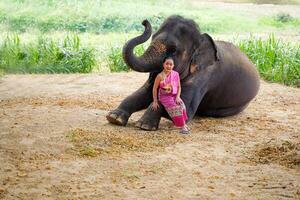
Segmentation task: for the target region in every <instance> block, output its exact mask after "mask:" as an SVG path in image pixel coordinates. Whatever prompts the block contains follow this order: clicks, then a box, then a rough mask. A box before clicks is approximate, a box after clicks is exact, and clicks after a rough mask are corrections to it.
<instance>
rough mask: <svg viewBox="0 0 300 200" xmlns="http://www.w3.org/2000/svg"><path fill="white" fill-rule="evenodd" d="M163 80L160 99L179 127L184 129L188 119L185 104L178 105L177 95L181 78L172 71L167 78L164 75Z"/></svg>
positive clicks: (159, 93) (160, 86)
mask: <svg viewBox="0 0 300 200" xmlns="http://www.w3.org/2000/svg"><path fill="white" fill-rule="evenodd" d="M163 76H165V77H163V80H162V81H161V82H160V83H159V92H158V98H159V101H160V102H161V103H162V105H163V106H164V107H165V109H166V111H167V112H168V114H169V115H170V117H171V118H172V121H173V123H174V124H175V126H177V127H183V126H184V124H185V121H186V120H187V119H188V117H187V114H186V108H185V105H184V103H183V102H182V103H180V104H177V103H176V95H177V92H178V85H179V81H180V77H179V74H178V72H176V71H174V70H172V71H171V72H170V73H169V74H168V75H167V76H166V75H165V74H164V73H163Z"/></svg>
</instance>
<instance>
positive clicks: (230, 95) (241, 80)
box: [106, 16, 259, 130]
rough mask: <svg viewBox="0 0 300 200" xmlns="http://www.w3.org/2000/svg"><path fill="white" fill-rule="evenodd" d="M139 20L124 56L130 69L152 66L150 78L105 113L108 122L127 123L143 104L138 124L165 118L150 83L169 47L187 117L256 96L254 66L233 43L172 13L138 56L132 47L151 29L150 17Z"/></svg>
mask: <svg viewBox="0 0 300 200" xmlns="http://www.w3.org/2000/svg"><path fill="white" fill-rule="evenodd" d="M142 24H143V25H144V26H145V31H144V32H143V34H142V35H140V36H138V37H135V38H133V39H131V40H129V41H128V42H127V43H126V44H125V45H124V47H123V58H124V61H125V62H126V64H127V65H128V66H129V67H130V68H131V69H133V70H135V71H138V72H150V74H149V78H148V80H147V81H146V82H145V84H144V85H143V86H142V87H141V88H139V89H138V90H137V91H136V92H134V93H133V94H131V95H130V96H128V97H127V98H125V99H124V100H123V101H122V103H121V104H120V105H119V106H118V108H117V109H115V110H113V111H110V112H109V113H108V114H107V116H106V118H107V120H108V121H109V122H111V123H113V124H117V125H123V126H125V125H126V124H127V121H128V119H129V117H130V115H131V114H132V113H134V112H137V111H139V110H142V109H147V110H146V112H145V113H144V115H143V116H142V117H141V119H140V120H138V122H137V126H138V127H140V128H141V129H144V130H156V129H157V128H158V125H159V122H160V119H161V117H162V116H163V117H166V118H169V116H168V115H167V113H166V111H165V110H164V108H163V106H162V105H161V106H160V108H159V110H158V111H153V110H152V109H151V103H152V87H153V83H154V80H155V77H156V76H157V74H158V73H159V72H160V71H162V61H163V58H164V57H165V56H166V55H167V54H169V53H173V55H174V62H175V67H174V70H175V71H177V72H179V74H180V79H181V85H182V93H181V98H182V100H183V101H184V103H185V105H186V109H187V114H188V118H189V120H191V119H192V118H193V117H194V115H204V116H212V117H226V116H230V115H235V114H237V113H239V112H241V111H242V110H244V109H245V108H246V107H247V105H248V104H249V102H250V101H251V100H252V99H253V98H254V97H255V96H256V94H257V92H258V90H259V75H258V72H257V70H256V67H255V66H254V64H253V63H251V61H250V60H249V59H248V58H247V56H246V55H245V54H244V53H242V52H241V51H240V50H239V49H238V48H237V47H235V46H234V45H233V44H231V43H229V42H224V41H214V40H213V39H212V38H211V37H210V36H209V35H208V34H206V33H203V34H202V33H201V32H200V29H199V27H198V25H197V24H196V23H195V22H194V21H193V20H190V19H185V18H183V17H181V16H171V17H169V18H167V19H166V21H165V22H164V23H163V24H162V25H161V26H160V28H159V29H158V30H157V31H156V32H155V33H154V34H153V36H152V41H151V44H150V46H149V47H148V48H147V50H146V51H145V53H144V54H143V55H142V56H140V57H137V56H135V55H134V53H133V49H134V48H135V47H136V46H137V45H139V44H142V43H144V42H145V41H147V40H148V39H149V38H150V36H151V34H152V28H151V25H150V23H149V22H148V21H147V20H144V21H143V23H142ZM169 119H170V118H169Z"/></svg>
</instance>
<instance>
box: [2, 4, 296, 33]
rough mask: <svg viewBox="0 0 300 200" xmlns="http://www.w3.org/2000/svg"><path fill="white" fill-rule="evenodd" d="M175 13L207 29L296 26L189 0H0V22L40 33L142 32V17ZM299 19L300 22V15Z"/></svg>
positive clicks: (156, 20) (230, 30)
mask: <svg viewBox="0 0 300 200" xmlns="http://www.w3.org/2000/svg"><path fill="white" fill-rule="evenodd" d="M169 4H172V9H170V8H169V7H168V6H167V5H169ZM172 14H179V15H182V16H184V17H188V18H192V19H194V20H195V21H196V22H197V23H198V24H199V25H200V27H201V30H202V31H204V32H209V33H235V32H248V31H265V30H270V28H274V29H279V28H281V27H286V28H288V29H291V30H296V28H295V27H293V26H289V24H285V23H283V24H282V25H281V26H280V27H278V25H277V24H276V23H275V24H274V23H272V22H270V19H269V18H270V17H272V16H264V15H260V16H258V15H257V14H255V13H254V11H249V10H245V9H244V10H238V9H230V8H226V9H224V8H218V7H214V6H212V5H192V4H191V3H190V1H184V0H176V1H170V0H162V1H153V0H148V1H137V0H127V1H122V0H118V1H108V0H101V1H100V0H90V1H84V0H76V1H71V0H51V1H44V0H15V1H11V0H2V1H1V2H0V24H1V25H2V27H5V29H7V31H13V32H18V33H22V32H26V31H30V30H31V29H37V30H39V31H41V32H42V33H46V32H50V31H72V32H73V31H74V32H77V33H84V32H89V33H93V34H103V33H108V32H119V33H123V32H127V33H128V32H132V31H139V32H140V31H142V30H143V27H142V26H141V21H142V20H143V19H148V20H150V22H151V24H152V26H153V28H154V30H156V29H157V28H158V27H159V25H160V24H161V23H162V22H163V21H164V20H165V19H166V18H167V17H168V16H170V15H172ZM265 17H267V19H265ZM295 20H296V21H297V20H298V21H299V19H298V18H297V19H295ZM297 24H299V23H298V22H297Z"/></svg>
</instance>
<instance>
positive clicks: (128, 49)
mask: <svg viewBox="0 0 300 200" xmlns="http://www.w3.org/2000/svg"><path fill="white" fill-rule="evenodd" d="M142 24H143V25H144V26H145V31H144V32H143V34H142V35H140V36H137V37H135V38H133V39H131V40H129V41H128V42H127V43H126V44H125V45H124V47H123V59H124V61H125V63H126V64H127V65H128V66H129V67H130V68H131V69H133V70H135V71H138V72H154V71H160V70H161V69H162V67H161V63H162V59H163V55H164V53H165V52H166V49H165V46H164V45H162V44H161V43H159V42H154V43H152V44H151V45H150V46H149V48H148V49H147V50H146V52H145V53H144V54H143V55H142V56H140V57H137V56H135V55H134V53H133V49H134V48H135V47H136V46H137V45H139V44H142V43H144V42H146V41H147V40H148V39H149V38H150V36H151V33H152V28H151V24H150V23H149V21H148V20H144V21H143V23H142Z"/></svg>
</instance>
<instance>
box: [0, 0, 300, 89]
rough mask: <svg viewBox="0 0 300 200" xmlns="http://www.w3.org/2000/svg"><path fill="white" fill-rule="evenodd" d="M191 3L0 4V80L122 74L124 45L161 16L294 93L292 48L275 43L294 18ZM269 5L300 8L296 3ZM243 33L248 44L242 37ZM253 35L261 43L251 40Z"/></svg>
mask: <svg viewBox="0 0 300 200" xmlns="http://www.w3.org/2000/svg"><path fill="white" fill-rule="evenodd" d="M193 2H194V1H188V0H172V1H171V0H161V1H154V0H144V1H138V0H126V1H125V0H114V1H109V0H89V1H86V0H2V1H0V29H1V32H0V73H75V72H77V73H88V72H108V71H110V72H118V71H128V70H129V69H128V67H127V66H126V65H125V63H124V62H123V59H122V53H121V49H122V46H123V45H124V44H125V42H126V41H127V40H128V39H130V38H132V37H134V36H137V35H139V34H140V33H141V32H142V31H143V26H142V25H141V22H142V21H143V20H144V19H148V20H149V21H150V22H151V24H152V27H153V29H154V31H155V30H157V29H158V27H159V26H160V25H161V23H162V22H163V21H164V20H165V19H166V18H167V17H168V16H170V15H173V14H178V15H182V16H184V17H187V18H191V19H193V20H195V21H196V23H198V24H199V26H200V29H201V31H202V32H207V33H209V34H210V35H212V36H213V38H216V39H222V40H223V39H224V40H230V41H232V42H233V43H235V44H236V45H238V46H239V47H240V48H241V49H242V50H243V51H244V52H245V53H246V54H247V55H248V56H249V58H250V59H251V60H252V61H253V62H254V63H255V64H256V65H257V67H258V69H259V72H260V74H261V76H262V77H264V78H265V79H266V80H269V81H276V82H281V83H284V84H288V85H296V86H299V82H300V81H299V76H300V72H299V68H300V65H299V41H293V43H292V42H290V41H284V40H282V39H280V37H277V36H276V35H277V34H279V35H294V36H295V35H296V36H299V35H300V19H299V18H298V17H294V16H292V15H290V14H289V13H282V12H278V13H274V12H273V13H270V14H265V13H263V14H261V13H259V12H257V11H255V10H250V9H248V8H247V7H241V8H239V9H236V8H234V6H233V7H232V8H231V7H228V8H222V7H218V6H214V4H204V3H202V4H195V3H193ZM226 2H246V3H248V2H252V3H269V2H268V1H266V0H265V1H257V0H256V1H250V0H227V1H226ZM272 2H273V3H276V4H282V3H292V4H300V1H299V0H293V1H288V0H277V1H276V2H274V1H272ZM170 5H172V6H170ZM249 33H251V35H252V36H250V37H248V36H247V35H249ZM257 33H259V34H261V33H263V34H264V36H263V37H260V36H259V37H258V36H255V35H256V34H257ZM268 35H269V36H268ZM149 42H150V41H147V42H146V43H145V44H143V45H140V46H138V47H137V48H136V49H135V51H136V53H137V54H142V53H143V51H144V49H146V48H147V45H148V44H149Z"/></svg>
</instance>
